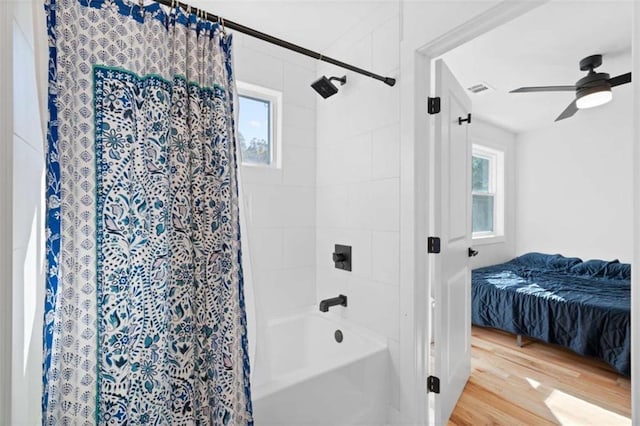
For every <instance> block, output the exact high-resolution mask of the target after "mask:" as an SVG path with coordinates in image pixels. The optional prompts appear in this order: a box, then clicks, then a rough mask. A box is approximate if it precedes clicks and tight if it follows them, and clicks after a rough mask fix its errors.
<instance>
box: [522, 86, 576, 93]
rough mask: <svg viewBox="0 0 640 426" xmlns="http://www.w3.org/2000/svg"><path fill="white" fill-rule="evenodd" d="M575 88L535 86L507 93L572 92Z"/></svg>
mask: <svg viewBox="0 0 640 426" xmlns="http://www.w3.org/2000/svg"><path fill="white" fill-rule="evenodd" d="M575 90H576V86H537V87H520V88H519V89H514V90H512V91H510V92H509V93H532V92H573V91H575Z"/></svg>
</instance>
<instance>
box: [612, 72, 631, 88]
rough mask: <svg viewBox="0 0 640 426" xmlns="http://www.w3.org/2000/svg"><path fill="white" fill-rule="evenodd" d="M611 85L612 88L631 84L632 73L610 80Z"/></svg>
mask: <svg viewBox="0 0 640 426" xmlns="http://www.w3.org/2000/svg"><path fill="white" fill-rule="evenodd" d="M609 83H610V84H611V87H616V86H620V85H621V84H627V83H631V73H630V72H628V73H626V74H620V75H619V76H617V77H613V78H610V79H609Z"/></svg>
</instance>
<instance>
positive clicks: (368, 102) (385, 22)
mask: <svg viewBox="0 0 640 426" xmlns="http://www.w3.org/2000/svg"><path fill="white" fill-rule="evenodd" d="M397 12H398V11H397V9H396V10H395V12H392V13H390V14H385V15H384V17H383V18H382V19H380V20H378V21H377V22H374V21H371V22H367V23H362V24H359V25H357V26H356V27H355V28H354V29H353V30H352V31H351V32H350V33H348V34H345V35H344V37H342V39H341V40H340V42H339V44H337V45H336V46H335V48H334V49H333V50H332V49H330V52H329V53H331V54H333V55H335V56H336V57H338V58H340V59H341V60H344V61H347V62H350V63H354V64H358V65H359V66H361V67H364V68H371V69H374V71H375V72H379V73H383V74H387V75H391V76H393V75H395V74H396V73H397V70H398V69H399V65H400V64H399V47H400V37H399V33H400V28H399V19H398V14H397ZM323 74H326V75H327V76H330V75H341V74H342V71H341V70H336V69H335V68H333V67H329V66H325V65H324V64H322V65H319V66H318V75H323ZM346 74H347V84H346V85H345V86H343V87H341V88H340V91H339V92H338V93H337V94H336V95H334V96H332V97H331V98H329V99H325V100H323V99H321V98H318V99H317V103H316V105H317V115H318V124H317V145H318V147H317V192H316V218H317V219H316V222H317V232H316V268H317V269H316V286H317V299H323V298H327V297H335V296H337V295H338V294H341V293H342V294H345V295H347V297H348V306H347V307H346V308H343V307H336V308H332V310H334V309H335V312H337V313H338V314H339V315H341V316H343V317H345V318H348V319H349V320H352V321H354V322H356V323H358V324H360V325H362V326H364V327H367V328H368V329H370V330H372V331H374V332H376V333H378V334H380V335H382V336H384V337H385V338H386V339H387V341H388V343H389V352H390V366H389V369H390V378H391V386H390V392H391V399H390V402H389V404H390V410H389V412H396V413H397V410H398V409H399V407H400V386H399V380H400V379H399V373H398V372H399V357H400V356H399V286H398V283H399V258H400V251H399V245H400V244H399V229H400V179H399V177H400V126H399V122H400V112H399V100H400V91H399V89H398V88H397V87H395V88H390V87H388V86H386V85H385V84H383V83H381V82H379V81H374V80H371V79H368V78H366V77H363V76H359V75H355V74H353V73H350V72H347V73H346ZM336 243H338V244H347V245H351V246H352V256H353V265H352V269H353V270H352V271H351V272H345V271H341V270H337V269H335V268H334V265H333V262H332V261H331V253H332V252H333V249H334V244H336Z"/></svg>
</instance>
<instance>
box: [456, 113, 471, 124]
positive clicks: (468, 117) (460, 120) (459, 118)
mask: <svg viewBox="0 0 640 426" xmlns="http://www.w3.org/2000/svg"><path fill="white" fill-rule="evenodd" d="M462 123H467V124H471V113H470V112H469V113H467V118H462V117H458V124H459V125H461V126H462Z"/></svg>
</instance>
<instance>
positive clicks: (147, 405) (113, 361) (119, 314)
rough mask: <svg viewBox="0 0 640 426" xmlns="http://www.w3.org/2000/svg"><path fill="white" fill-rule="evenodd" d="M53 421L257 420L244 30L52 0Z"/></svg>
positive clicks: (153, 9)
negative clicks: (239, 105)
mask: <svg viewBox="0 0 640 426" xmlns="http://www.w3.org/2000/svg"><path fill="white" fill-rule="evenodd" d="M45 9H46V12H47V26H48V36H49V64H48V65H49V67H48V68H49V95H48V97H49V124H48V141H47V225H46V232H47V246H46V249H47V262H48V271H47V293H46V303H45V328H44V340H45V341H44V375H43V381H44V383H43V385H44V392H43V406H42V410H43V423H44V424H51V425H54V424H77V425H81V424H87V425H89V424H96V423H98V424H136V425H137V424H153V425H159V424H171V425H186V424H201V425H207V424H215V425H218V424H220V425H227V424H229V425H241V424H251V423H252V418H251V401H250V392H249V365H248V356H247V339H246V320H245V312H244V300H243V288H242V270H241V259H240V229H239V219H238V195H237V194H238V184H237V159H236V135H235V130H234V120H233V94H234V90H233V87H234V84H233V76H232V65H231V38H230V37H227V36H225V35H224V34H223V32H222V31H221V30H220V28H219V27H218V25H216V24H214V23H211V22H207V21H204V20H202V19H199V18H198V16H197V15H196V14H193V13H190V11H185V10H182V9H180V8H174V9H172V10H169V9H168V8H167V9H166V10H165V9H164V8H162V7H160V6H159V5H158V4H152V5H149V6H144V7H143V6H142V5H138V4H137V3H129V2H128V1H126V0H49V1H48V2H47V3H46V5H45Z"/></svg>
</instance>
